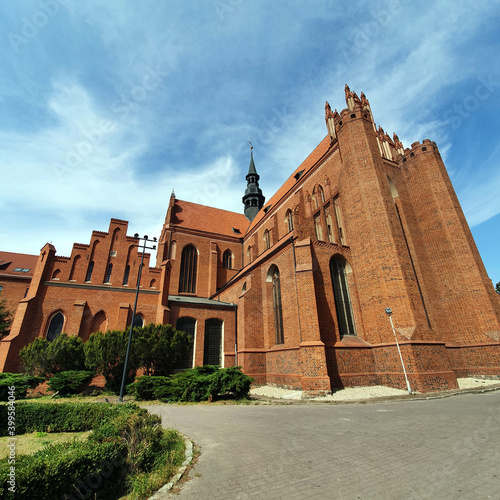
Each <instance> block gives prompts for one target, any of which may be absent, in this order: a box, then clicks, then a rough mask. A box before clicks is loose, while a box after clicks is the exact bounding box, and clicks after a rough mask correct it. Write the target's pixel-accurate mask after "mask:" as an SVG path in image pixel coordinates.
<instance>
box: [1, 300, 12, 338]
mask: <svg viewBox="0 0 500 500" xmlns="http://www.w3.org/2000/svg"><path fill="white" fill-rule="evenodd" d="M11 324H12V314H11V313H10V311H8V310H7V309H6V307H5V300H0V340H2V339H3V338H4V337H7V335H8V334H9V332H10V325H11Z"/></svg>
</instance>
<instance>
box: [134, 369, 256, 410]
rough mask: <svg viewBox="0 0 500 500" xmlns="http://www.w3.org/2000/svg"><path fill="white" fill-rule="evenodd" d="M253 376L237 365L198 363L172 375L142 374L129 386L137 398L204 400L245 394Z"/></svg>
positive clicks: (166, 400) (236, 396)
mask: <svg viewBox="0 0 500 500" xmlns="http://www.w3.org/2000/svg"><path fill="white" fill-rule="evenodd" d="M252 381H253V380H252V379H251V378H250V377H248V376H247V375H245V374H244V373H243V372H242V371H241V368H240V367H239V366H232V367H229V368H219V367H218V366H211V365H205V366H197V367H196V368H192V369H190V370H185V371H183V372H179V373H176V374H175V375H173V376H172V377H153V376H147V375H145V376H142V377H139V378H138V379H137V382H135V383H133V384H130V385H129V386H128V388H129V390H130V392H131V393H132V394H134V396H135V398H136V399H137V400H145V399H160V400H162V401H165V402H176V401H206V400H208V399H210V398H211V399H215V398H217V397H223V396H226V395H228V394H231V395H233V396H234V397H235V398H236V399H241V398H245V397H247V395H248V392H249V390H250V385H251V384H252Z"/></svg>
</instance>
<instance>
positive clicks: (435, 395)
mask: <svg viewBox="0 0 500 500" xmlns="http://www.w3.org/2000/svg"><path fill="white" fill-rule="evenodd" d="M498 390H500V385H495V386H492V387H484V388H481V387H471V388H467V389H458V390H456V389H455V390H452V391H449V392H442V393H439V392H431V393H428V394H429V395H428V396H426V395H425V393H424V394H412V395H411V396H410V395H408V394H405V395H397V396H380V397H374V398H365V399H363V398H360V399H350V400H337V401H335V400H331V399H330V400H323V401H322V400H317V399H308V398H307V399H306V398H304V399H283V398H271V397H265V396H258V397H257V398H256V399H254V401H256V402H260V403H264V404H277V405H294V404H295V405H297V404H299V405H300V404H302V405H304V404H330V405H347V404H356V403H363V404H366V403H384V402H387V403H395V402H398V401H428V400H431V399H443V398H449V397H452V396H460V395H462V394H484V393H485V392H493V391H498Z"/></svg>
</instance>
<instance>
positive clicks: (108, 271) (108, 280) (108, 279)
mask: <svg viewBox="0 0 500 500" xmlns="http://www.w3.org/2000/svg"><path fill="white" fill-rule="evenodd" d="M112 272H113V264H109V265H108V269H107V270H106V278H104V283H111V273H112Z"/></svg>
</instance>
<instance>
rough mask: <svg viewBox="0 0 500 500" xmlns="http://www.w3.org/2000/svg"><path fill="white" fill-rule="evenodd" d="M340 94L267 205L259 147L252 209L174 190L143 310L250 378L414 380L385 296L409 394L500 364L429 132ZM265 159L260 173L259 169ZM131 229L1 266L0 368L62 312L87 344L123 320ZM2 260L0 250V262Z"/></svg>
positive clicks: (146, 275)
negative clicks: (316, 137)
mask: <svg viewBox="0 0 500 500" xmlns="http://www.w3.org/2000/svg"><path fill="white" fill-rule="evenodd" d="M345 94H346V105H347V107H346V108H345V109H343V110H342V111H341V112H340V113H339V112H338V111H337V110H335V111H332V109H331V107H330V105H329V104H328V103H326V106H325V120H326V125H327V132H328V135H327V136H326V137H325V138H324V139H323V140H322V141H321V142H320V143H319V145H318V146H317V147H316V148H315V149H314V151H312V152H311V154H310V155H309V156H308V157H307V158H306V159H305V160H304V161H303V162H302V163H301V164H300V165H299V166H298V167H297V168H296V170H295V171H294V172H293V173H292V174H291V176H290V177H289V178H288V179H287V180H286V181H285V182H284V184H283V185H282V187H281V188H280V189H279V190H278V191H277V192H276V193H275V194H274V195H273V196H271V197H270V198H269V199H268V201H267V203H266V204H265V205H264V206H263V207H262V208H261V209H259V208H260V206H261V205H262V203H264V196H263V194H262V193H261V191H260V188H259V187H258V180H259V176H258V175H257V170H256V168H255V164H254V163H253V159H252V161H251V164H250V169H249V173H248V175H247V183H248V185H247V193H246V195H245V196H244V197H243V200H244V203H245V210H246V214H247V216H248V219H251V220H250V221H249V220H248V219H247V217H245V215H244V214H238V213H233V212H228V211H225V210H219V209H216V208H211V207H204V206H201V205H197V204H194V203H190V202H186V201H182V200H179V199H177V198H176V197H175V195H174V194H172V196H171V198H170V200H169V205H168V207H167V213H166V217H165V223H164V225H163V228H162V230H161V234H160V238H159V243H158V252H157V259H156V266H155V267H149V265H150V264H149V256H148V255H146V257H145V262H146V266H145V269H144V270H143V277H142V280H141V284H140V285H141V292H140V295H139V297H140V298H139V307H138V313H140V315H141V316H142V318H143V319H144V321H145V322H157V323H171V324H173V325H174V326H175V324H176V322H177V321H178V320H179V319H180V320H181V322H180V324H186V323H185V321H186V318H187V319H188V320H189V322H191V323H190V324H194V325H195V331H194V338H195V346H194V350H193V352H194V354H193V360H192V362H193V364H194V365H198V364H202V363H203V362H204V360H206V359H208V358H207V352H209V353H210V359H212V360H216V359H219V360H220V364H222V365H224V366H233V365H234V364H237V365H240V366H242V367H243V370H244V371H245V372H246V373H247V374H249V375H250V376H252V377H253V378H254V380H255V383H257V384H263V383H268V384H275V385H282V386H285V387H292V388H296V389H302V390H303V391H305V392H306V393H309V394H321V393H325V392H327V391H330V390H331V389H332V388H336V387H343V386H357V385H369V384H384V385H389V386H393V387H400V388H405V387H406V384H405V379H404V375H403V371H402V367H401V361H400V358H399V355H398V352H397V348H396V343H395V339H394V333H393V331H392V328H391V324H390V323H389V320H388V317H387V316H386V314H385V312H384V310H385V308H386V307H390V308H391V309H392V311H393V315H392V320H393V322H394V328H395V332H396V335H397V338H398V342H399V344H400V346H401V353H402V357H403V360H404V363H405V367H406V370H407V372H408V377H409V380H410V384H411V386H412V388H413V389H414V390H418V391H423V392H425V391H430V390H439V389H450V388H454V387H456V386H457V381H456V378H457V376H469V375H474V376H488V377H498V376H500V368H499V366H500V358H499V356H500V300H499V299H500V297H499V296H498V295H497V294H496V293H495V292H494V289H493V287H492V285H491V282H490V280H489V279H488V276H487V274H486V271H485V269H484V266H483V264H482V261H481V258H480V256H479V253H478V251H477V248H476V246H475V244H474V241H473V238H472V235H471V233H470V230H469V228H468V226H467V223H466V220H465V217H464V215H463V213H462V210H461V208H460V205H459V203H458V200H457V197H456V195H455V192H454V190H453V187H452V185H451V182H450V179H449V177H448V174H447V172H446V169H445V167H444V164H443V162H442V159H441V156H440V154H439V151H438V148H437V146H436V144H435V143H434V142H432V141H430V140H428V139H425V140H424V141H423V142H421V143H420V142H414V143H413V144H412V145H411V147H410V148H406V149H405V148H404V146H403V145H402V144H401V141H400V140H399V138H398V136H397V135H396V134H393V136H392V138H391V137H390V136H389V135H388V134H387V133H386V132H385V131H384V130H383V129H382V128H381V127H380V126H376V125H375V122H374V120H373V116H372V112H371V108H370V103H369V101H368V99H367V98H366V96H365V95H364V94H363V93H361V94H360V96H361V97H358V96H357V94H356V93H355V92H352V91H351V90H350V89H349V87H347V86H346V88H345ZM269 168H270V167H269ZM259 170H260V171H261V173H262V174H263V176H265V171H266V166H265V165H263V166H259ZM254 198H255V200H254V201H255V203H254V204H253V202H252V199H254ZM126 231H127V222H125V221H120V220H117V219H112V220H111V223H110V227H109V230H108V232H100V231H94V232H93V233H92V236H91V239H90V243H89V244H79V243H76V244H75V245H74V247H73V251H72V253H71V256H70V257H61V256H58V255H56V252H55V248H54V247H53V246H52V245H49V244H47V245H46V246H45V247H44V248H43V249H42V251H41V254H40V255H39V256H38V257H37V256H24V257H23V259H24V261H25V262H31V263H32V265H30V268H32V271H31V273H30V274H29V276H28V275H27V276H25V277H24V278H23V280H24V281H23V283H22V284H19V283H21V281H20V280H21V279H20V278H19V279H18V282H17V283H18V284H11V283H10V282H9V281H8V279H10V278H8V277H7V276H6V275H5V274H4V275H2V269H0V284H4V291H3V292H2V297H3V296H6V297H7V300H8V303H9V305H10V307H11V308H14V307H15V305H16V304H18V305H17V312H16V316H15V320H14V323H13V325H12V330H11V334H10V335H9V337H8V338H7V339H5V340H4V341H3V342H2V344H1V346H0V366H1V367H2V368H3V370H10V371H15V370H18V369H20V366H19V361H18V352H19V349H20V348H21V347H22V346H23V345H26V344H27V343H28V342H31V341H32V340H33V339H34V338H35V337H37V336H45V335H46V333H47V327H48V324H49V321H50V318H51V317H52V316H53V315H54V314H55V313H58V312H60V313H62V314H63V315H64V318H65V322H64V331H65V332H67V333H68V334H70V335H79V336H81V337H82V338H83V339H84V340H85V339H87V338H88V336H89V335H90V333H91V331H94V330H96V329H99V330H106V329H114V328H120V329H123V328H125V327H126V326H127V324H129V322H130V319H131V304H132V303H133V297H134V295H133V293H134V291H135V287H136V284H137V282H136V279H137V271H138V266H139V262H140V260H139V256H138V254H137V248H136V245H137V243H138V242H137V240H136V239H135V238H131V237H129V236H127V235H126ZM18 255H19V254H18ZM7 258H10V257H9V256H8V255H7V254H5V255H3V254H2V253H0V266H1V264H2V262H6V259H7ZM2 259H3V260H2ZM27 284H29V292H28V294H27V295H26V297H24V295H23V294H24V292H25V289H24V291H23V287H25V285H27ZM183 321H184V323H183ZM207 346H208V347H207ZM217 356H218V358H217Z"/></svg>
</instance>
